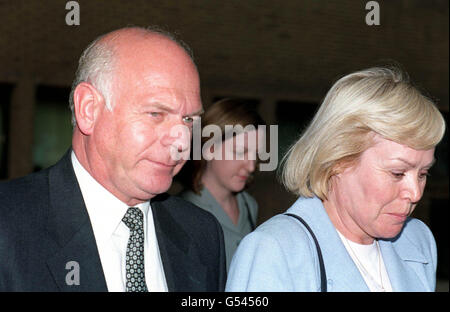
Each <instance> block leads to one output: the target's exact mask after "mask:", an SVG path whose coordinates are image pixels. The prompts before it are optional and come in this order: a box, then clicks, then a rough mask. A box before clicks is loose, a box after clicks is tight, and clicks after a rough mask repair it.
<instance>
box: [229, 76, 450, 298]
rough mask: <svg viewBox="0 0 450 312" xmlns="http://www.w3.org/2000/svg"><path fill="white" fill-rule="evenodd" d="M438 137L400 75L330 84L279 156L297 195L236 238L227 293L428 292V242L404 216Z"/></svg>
mask: <svg viewBox="0 0 450 312" xmlns="http://www.w3.org/2000/svg"><path fill="white" fill-rule="evenodd" d="M444 131H445V122H444V119H443V117H442V115H441V114H440V112H439V111H438V109H437V108H436V107H435V105H434V104H433V103H432V102H431V101H430V100H429V99H428V98H426V97H425V96H424V95H422V94H421V93H420V92H419V91H418V90H417V89H416V88H415V87H414V86H413V85H412V84H411V83H410V82H409V81H408V79H407V77H406V74H404V73H402V72H401V71H400V70H398V69H395V68H370V69H366V70H362V71H359V72H355V73H352V74H349V75H347V76H345V77H343V78H341V79H340V80H338V81H337V82H336V83H335V84H334V85H333V87H332V88H331V89H330V91H329V92H328V94H327V96H326V97H325V99H324V101H323V103H322V105H321V107H320V109H319V111H318V112H317V114H316V115H315V117H314V118H313V120H312V122H311V123H310V125H309V126H308V128H307V129H306V130H305V132H304V133H303V135H302V136H301V137H300V139H299V140H298V141H297V142H296V143H295V144H294V145H293V146H292V147H291V148H290V150H289V152H288V154H287V155H286V157H285V159H284V168H283V172H282V180H283V182H284V184H285V186H286V187H287V189H288V190H290V191H291V192H293V193H295V194H297V195H298V196H299V199H298V200H297V201H296V202H295V203H294V205H293V206H292V207H291V208H289V209H288V211H287V214H289V215H287V214H281V215H277V216H275V217H273V218H271V219H270V220H268V221H267V222H265V223H264V224H262V225H261V226H259V227H258V228H257V229H256V230H255V231H254V232H253V233H252V234H250V235H248V236H246V237H245V238H244V240H243V241H242V242H241V244H240V246H239V248H238V250H237V252H236V254H235V256H234V258H233V261H232V264H231V268H230V271H229V275H228V281H227V287H226V289H227V290H228V291H320V290H322V291H324V290H326V291H433V290H434V288H435V279H436V277H435V272H436V261H437V259H436V244H435V241H434V238H433V235H432V233H431V232H430V230H429V229H428V227H427V226H426V225H425V224H424V223H422V222H421V221H419V220H417V219H414V218H411V217H410V215H411V213H412V212H413V210H414V208H415V207H416V205H417V203H418V202H419V200H420V198H421V197H422V194H423V190H424V187H425V183H426V180H427V173H428V171H429V169H430V167H431V166H432V165H433V163H434V161H435V159H434V149H435V146H436V145H437V144H438V143H439V142H440V141H441V139H442V137H443V134H444ZM299 217H300V219H299Z"/></svg>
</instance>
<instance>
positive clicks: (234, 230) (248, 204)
mask: <svg viewBox="0 0 450 312" xmlns="http://www.w3.org/2000/svg"><path fill="white" fill-rule="evenodd" d="M201 121H202V128H203V129H205V128H206V129H208V127H210V128H211V126H214V125H215V126H218V128H220V133H221V137H220V138H219V142H211V140H213V139H214V138H212V136H206V137H202V142H201V143H202V144H201V145H202V150H205V149H206V150H207V152H208V153H209V155H212V159H211V160H206V159H205V158H204V157H202V159H201V160H192V161H190V162H188V163H187V167H188V168H189V167H191V174H190V178H191V179H190V181H189V182H190V189H188V190H185V191H183V192H182V193H181V194H180V196H181V197H182V198H184V199H186V200H188V201H190V202H192V203H194V204H195V205H197V206H199V207H201V208H203V209H205V210H207V211H209V212H210V213H212V214H213V215H214V216H215V217H216V218H217V219H218V221H219V223H220V224H221V226H222V229H223V232H224V238H225V251H226V259H227V268H228V266H229V264H230V262H231V258H232V256H233V254H234V252H235V250H236V248H237V246H238V244H239V242H240V241H241V239H242V238H243V237H244V236H245V235H247V234H248V233H250V232H251V231H253V230H254V229H255V225H256V221H257V217H258V204H257V203H256V201H255V199H254V198H253V197H252V196H251V195H250V194H248V193H247V192H245V191H244V189H245V187H246V186H247V185H248V183H249V182H250V181H251V180H252V174H253V172H254V171H255V169H256V165H257V160H256V159H257V144H255V143H256V142H257V140H258V139H261V138H260V137H258V136H261V135H264V133H261V132H258V131H257V129H258V125H264V124H265V123H264V121H263V120H262V118H261V117H260V116H259V114H258V113H257V112H256V111H255V110H254V109H252V108H251V107H250V106H249V105H248V104H247V103H245V102H243V101H239V100H235V99H224V100H221V101H218V102H216V103H214V104H212V105H211V107H210V108H209V109H207V110H206V112H205V114H204V116H202V119H201ZM231 127H233V129H235V130H236V129H237V131H236V133H234V134H233V135H232V136H230V137H228V136H227V131H230V128H231ZM239 129H241V130H242V131H239ZM211 134H212V132H211ZM255 141H256V142H255ZM206 142H210V143H214V144H209V145H208V146H205V143H206ZM207 158H208V157H207ZM210 158H211V157H210ZM183 170H184V169H183ZM186 170H189V169H186Z"/></svg>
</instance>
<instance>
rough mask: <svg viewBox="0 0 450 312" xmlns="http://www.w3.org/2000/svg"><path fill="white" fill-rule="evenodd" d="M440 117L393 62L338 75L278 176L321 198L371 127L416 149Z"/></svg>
mask: <svg viewBox="0 0 450 312" xmlns="http://www.w3.org/2000/svg"><path fill="white" fill-rule="evenodd" d="M444 132H445V121H444V118H443V117H442V115H441V113H440V112H439V110H438V109H437V108H436V106H435V105H434V103H433V102H432V101H431V100H430V99H429V98H427V97H426V96H425V95H424V94H422V93H421V92H420V91H419V90H418V89H417V88H416V87H415V86H414V85H413V84H412V83H411V82H410V81H409V77H408V75H407V74H406V73H405V72H402V71H401V70H400V69H398V68H395V67H393V68H386V67H374V68H369V69H365V70H361V71H358V72H355V73H352V74H349V75H347V76H345V77H343V78H341V79H339V80H338V81H337V82H336V83H335V84H334V85H333V86H332V88H331V89H330V90H329V91H328V93H327V95H326V97H325V99H324V100H323V102H322V105H321V106H320V108H319V110H318V112H317V113H316V115H315V116H314V118H313V120H312V121H311V123H310V124H309V126H308V127H307V129H306V130H305V131H304V133H303V134H302V135H301V137H300V139H299V140H298V141H297V142H295V144H293V145H292V146H291V147H290V149H289V150H288V153H287V154H286V156H285V157H284V158H283V160H282V172H281V180H282V182H283V184H284V185H285V187H286V188H287V189H288V190H289V191H291V192H293V193H294V194H296V195H299V196H305V197H312V196H314V195H316V196H318V197H319V198H321V199H322V200H323V199H326V198H327V193H328V182H329V180H330V178H331V177H332V176H333V175H335V174H337V173H338V172H337V170H339V169H342V168H345V166H350V165H352V164H353V163H354V162H355V161H357V160H358V159H359V156H360V155H361V153H363V152H364V151H365V150H366V149H367V148H369V147H370V146H371V145H372V144H373V142H372V137H373V135H374V134H375V133H377V134H379V135H381V136H382V137H384V138H385V139H388V140H391V141H394V142H397V143H399V144H403V145H407V146H409V147H411V148H413V149H416V150H427V149H430V148H433V147H434V146H436V145H437V144H438V143H439V142H440V140H441V139H442V137H443V135H444Z"/></svg>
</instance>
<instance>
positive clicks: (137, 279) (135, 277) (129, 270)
mask: <svg viewBox="0 0 450 312" xmlns="http://www.w3.org/2000/svg"><path fill="white" fill-rule="evenodd" d="M122 221H123V223H125V224H126V226H128V228H129V229H130V238H129V239H128V245H127V256H126V274H127V284H126V291H127V292H146V291H148V290H147V285H146V284H145V270H144V223H143V214H142V211H141V210H139V208H136V207H130V208H128V210H127V213H126V214H125V216H124V217H123V219H122Z"/></svg>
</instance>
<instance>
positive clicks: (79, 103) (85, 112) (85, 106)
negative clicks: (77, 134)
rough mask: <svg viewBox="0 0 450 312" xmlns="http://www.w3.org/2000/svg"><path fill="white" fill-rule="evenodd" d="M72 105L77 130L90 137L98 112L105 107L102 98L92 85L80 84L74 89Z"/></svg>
mask: <svg viewBox="0 0 450 312" xmlns="http://www.w3.org/2000/svg"><path fill="white" fill-rule="evenodd" d="M73 103H74V109H75V118H76V121H77V126H78V128H79V129H80V131H81V133H83V134H84V135H90V134H91V133H92V130H93V128H94V124H95V120H96V117H97V115H98V113H99V111H100V110H101V109H103V108H104V106H105V102H104V98H103V96H102V95H101V94H100V93H99V92H98V91H97V89H96V88H95V87H94V86H93V85H91V84H90V83H87V82H82V83H80V84H79V85H78V86H77V87H76V88H75V91H74V93H73Z"/></svg>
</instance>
